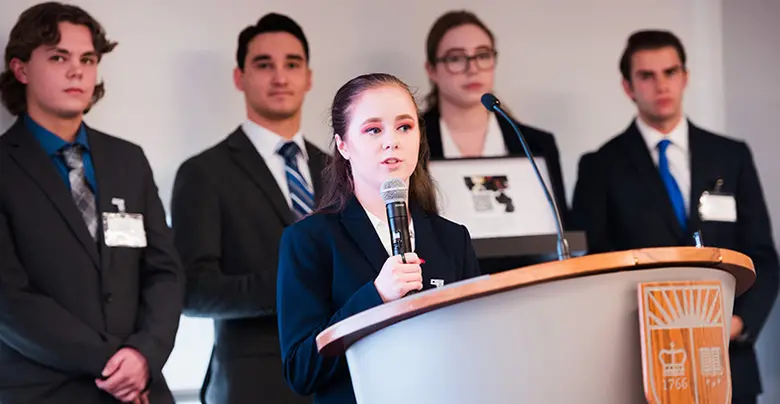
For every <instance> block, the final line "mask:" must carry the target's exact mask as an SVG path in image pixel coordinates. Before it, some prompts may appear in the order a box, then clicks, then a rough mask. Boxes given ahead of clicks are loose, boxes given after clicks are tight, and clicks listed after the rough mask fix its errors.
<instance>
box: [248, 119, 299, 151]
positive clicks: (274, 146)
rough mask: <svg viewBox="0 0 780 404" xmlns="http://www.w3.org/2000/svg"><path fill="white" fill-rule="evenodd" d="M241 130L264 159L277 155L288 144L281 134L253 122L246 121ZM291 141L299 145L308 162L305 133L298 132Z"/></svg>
mask: <svg viewBox="0 0 780 404" xmlns="http://www.w3.org/2000/svg"><path fill="white" fill-rule="evenodd" d="M241 129H243V130H244V133H246V135H247V137H248V138H249V140H250V141H251V142H252V144H253V145H254V146H255V148H256V149H257V151H258V153H260V155H262V156H263V157H266V156H269V155H271V154H276V152H277V151H278V150H279V149H280V148H281V147H282V146H283V145H284V144H285V143H287V142H288V140H287V139H285V138H283V137H282V136H280V135H279V134H277V133H275V132H272V131H270V130H268V129H267V128H265V127H262V126H260V125H258V124H257V123H255V122H253V121H251V120H246V121H244V123H243V124H242V125H241ZM291 140H292V141H293V142H295V143H296V144H297V145H298V148H299V149H301V154H302V155H303V158H304V160H306V161H308V160H309V153H308V151H307V150H306V141H305V139H304V138H303V133H301V132H300V131H298V133H296V134H295V135H294V136H293V138H292V139H291Z"/></svg>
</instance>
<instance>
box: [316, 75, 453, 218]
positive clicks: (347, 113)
mask: <svg viewBox="0 0 780 404" xmlns="http://www.w3.org/2000/svg"><path fill="white" fill-rule="evenodd" d="M383 86H397V87H399V88H402V89H404V90H405V91H406V92H407V93H408V94H409V97H410V98H411V99H412V102H413V103H414V105H415V109H416V111H415V112H416V114H417V122H418V125H419V126H418V127H419V129H420V151H419V153H418V156H417V166H416V167H415V168H414V172H412V176H411V178H410V179H409V200H410V201H412V202H415V203H417V204H418V205H419V206H420V207H421V208H422V209H423V210H424V211H426V212H428V213H431V214H436V213H438V211H439V210H438V208H437V206H436V188H435V186H434V184H433V178H432V177H431V173H430V171H429V169H428V162H429V160H430V149H429V148H428V138H427V137H426V135H425V123H424V122H423V120H422V119H421V118H420V111H419V107H417V102H416V101H415V99H414V95H413V94H412V91H411V90H410V89H409V86H408V85H406V83H404V82H403V81H401V80H400V79H398V78H397V77H395V76H393V75H390V74H386V73H372V74H365V75H362V76H358V77H355V78H354V79H352V80H350V81H348V82H347V83H346V84H344V85H343V86H342V87H341V88H340V89H339V90H338V92H336V96H335V97H334V98H333V105H332V106H331V127H332V129H333V134H334V135H336V134H338V135H339V136H340V137H341V138H342V139H346V137H347V128H348V127H349V122H350V119H351V118H352V117H351V114H352V110H353V107H354V104H355V103H356V102H357V101H358V98H359V97H360V96H361V95H362V94H363V93H364V92H365V91H366V90H370V89H373V88H378V87H383ZM331 148H332V150H331V155H330V156H329V158H328V164H327V165H326V166H325V171H324V172H323V181H324V183H325V191H324V193H323V194H322V197H320V198H319V204H318V206H317V211H320V212H322V211H330V212H332V211H338V212H340V211H342V210H343V209H344V207H345V206H346V205H347V202H348V201H349V200H350V199H351V198H352V197H353V196H354V194H355V184H354V182H353V179H352V167H351V166H350V162H349V160H347V159H345V158H344V157H343V156H342V155H341V153H339V152H338V150H336V142H335V136H334V140H333V141H332V145H331Z"/></svg>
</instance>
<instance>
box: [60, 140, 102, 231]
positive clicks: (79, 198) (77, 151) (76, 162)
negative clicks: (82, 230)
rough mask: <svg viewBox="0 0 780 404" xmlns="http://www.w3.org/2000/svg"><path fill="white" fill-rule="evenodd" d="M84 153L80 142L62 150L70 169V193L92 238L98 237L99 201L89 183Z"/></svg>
mask: <svg viewBox="0 0 780 404" xmlns="http://www.w3.org/2000/svg"><path fill="white" fill-rule="evenodd" d="M83 153H84V150H83V148H82V146H81V145H78V144H76V145H73V146H68V147H66V148H65V149H63V150H62V156H63V157H64V158H65V165H66V166H67V167H68V170H69V171H68V180H69V181H70V194H71V196H72V197H73V202H75V203H76V207H77V208H78V209H79V212H81V216H82V217H83V218H84V223H85V224H86V225H87V229H88V230H89V234H90V235H91V236H92V239H96V237H97V228H98V218H97V202H96V201H95V194H94V193H93V192H92V190H91V189H90V188H89V184H87V177H86V175H85V172H84V158H83V157H84V156H83Z"/></svg>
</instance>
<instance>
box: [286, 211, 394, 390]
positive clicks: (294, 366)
mask: <svg viewBox="0 0 780 404" xmlns="http://www.w3.org/2000/svg"><path fill="white" fill-rule="evenodd" d="M323 237H327V236H320V237H316V238H315V237H313V236H312V235H311V234H309V233H308V232H307V230H306V229H304V228H302V227H301V226H296V225H293V226H292V227H288V228H287V229H286V230H285V232H284V234H283V236H282V240H281V248H280V253H279V274H278V277H277V279H278V288H277V290H278V292H277V307H278V310H279V317H278V320H279V339H280V342H281V351H282V362H283V367H284V377H285V379H286V380H287V384H289V385H290V387H291V388H292V389H293V391H295V392H296V393H298V394H300V395H310V394H312V393H315V392H317V391H318V390H320V389H322V388H323V387H324V386H327V384H328V383H329V382H330V381H331V380H332V379H333V377H334V375H337V374H338V373H339V372H347V371H348V369H347V364H346V359H345V358H344V356H343V355H342V356H340V357H324V356H320V354H319V352H318V351H317V343H316V338H317V334H319V333H320V332H321V331H322V330H324V329H326V328H327V327H329V326H331V325H332V324H335V323H337V322H339V321H341V320H343V319H345V318H347V317H350V316H352V315H354V314H357V313H359V312H361V311H364V310H367V309H369V308H371V307H374V306H378V305H380V304H382V298H381V297H380V296H379V292H378V291H377V290H376V287H375V286H374V283H373V282H368V283H366V284H365V285H363V286H362V287H361V288H360V289H358V290H357V291H356V292H355V293H354V294H353V295H352V296H351V297H350V298H349V300H347V302H346V303H345V304H344V305H343V306H342V307H339V308H335V307H332V303H331V284H332V272H333V271H332V266H331V265H332V264H331V262H332V257H331V254H330V251H331V250H330V246H329V245H327V243H328V242H327V241H324V240H323Z"/></svg>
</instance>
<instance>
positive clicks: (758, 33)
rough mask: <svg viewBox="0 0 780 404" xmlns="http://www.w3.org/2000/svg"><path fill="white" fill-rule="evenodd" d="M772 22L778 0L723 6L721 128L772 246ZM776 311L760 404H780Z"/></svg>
mask: <svg viewBox="0 0 780 404" xmlns="http://www.w3.org/2000/svg"><path fill="white" fill-rule="evenodd" d="M778 18H780V2H778V1H776V0H726V1H724V2H723V53H724V60H725V70H724V72H725V73H724V76H725V82H726V86H725V90H726V96H727V99H726V128H727V129H728V133H729V134H730V135H732V136H734V137H738V138H741V139H745V140H746V141H747V142H748V144H749V145H750V148H751V150H752V152H753V157H754V158H755V161H756V166H757V167H758V172H759V176H760V177H761V182H762V185H763V188H764V195H765V197H766V202H767V205H768V206H769V213H770V215H771V217H772V219H773V221H772V223H773V224H774V239H775V243H778V241H780V226H778V225H777V224H778V223H779V222H780V184H779V183H778V181H777V172H778V171H780V162H778V159H777V153H778V151H780V139H778V122H777V116H778V113H779V112H780V79H778V66H780V47H778V44H777V40H778V39H779V38H780V25H778V24H777V20H778ZM705 240H706V238H705ZM777 307H778V305H777V304H776V305H775V308H774V310H773V311H772V313H771V314H770V317H769V320H768V321H767V324H766V325H765V326H764V330H763V332H762V334H761V336H760V337H759V341H758V357H759V365H760V366H761V373H762V374H761V376H762V379H763V382H764V391H765V392H764V394H763V396H762V397H761V403H762V404H770V403H772V404H775V403H780V343H778V341H780V310H778V308H777Z"/></svg>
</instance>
